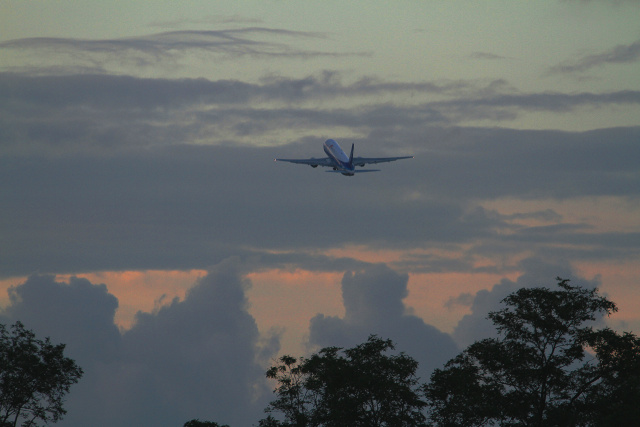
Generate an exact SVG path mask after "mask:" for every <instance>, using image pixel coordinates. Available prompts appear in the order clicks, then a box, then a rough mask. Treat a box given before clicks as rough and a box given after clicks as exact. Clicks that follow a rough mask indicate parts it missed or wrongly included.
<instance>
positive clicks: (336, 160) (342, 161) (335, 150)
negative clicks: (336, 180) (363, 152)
mask: <svg viewBox="0 0 640 427" xmlns="http://www.w3.org/2000/svg"><path fill="white" fill-rule="evenodd" d="M353 147H354V144H351V154H349V156H347V153H345V152H344V151H342V148H340V146H339V145H338V143H337V142H336V141H335V140H334V139H327V140H326V141H325V142H324V144H323V146H322V148H324V152H325V153H326V154H327V156H329V157H324V158H320V159H316V158H311V159H274V161H276V162H289V163H298V164H303V165H309V166H311V167H312V168H317V167H318V166H325V167H328V168H332V169H333V170H330V171H326V172H335V173H341V174H342V175H344V176H353V175H355V174H356V173H360V172H379V171H380V170H379V169H362V170H355V167H356V166H360V167H364V165H366V164H368V163H372V164H373V163H384V162H393V161H395V160H402V159H413V156H402V157H353Z"/></svg>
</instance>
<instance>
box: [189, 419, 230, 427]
mask: <svg viewBox="0 0 640 427" xmlns="http://www.w3.org/2000/svg"><path fill="white" fill-rule="evenodd" d="M183 427H229V426H228V425H227V424H224V425H220V424H218V423H216V422H213V421H200V420H199V419H193V420H191V421H187V422H186V423H184V426H183Z"/></svg>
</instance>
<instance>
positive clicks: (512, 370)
mask: <svg viewBox="0 0 640 427" xmlns="http://www.w3.org/2000/svg"><path fill="white" fill-rule="evenodd" d="M557 280H558V288H559V289H558V290H550V289H547V288H531V289H527V288H523V289H520V290H518V291H516V292H514V293H512V294H510V295H509V296H507V297H506V298H505V299H504V300H503V301H502V302H503V303H504V304H505V305H506V307H505V308H504V309H502V310H499V311H495V312H491V313H489V318H490V319H491V320H492V321H493V323H494V324H495V325H496V327H497V329H498V333H499V337H498V338H490V339H485V340H481V341H478V342H475V343H473V344H472V345H470V346H469V347H468V348H467V349H465V350H464V351H463V352H462V353H461V354H459V355H458V356H457V357H455V358H454V359H452V360H450V361H449V362H448V363H447V364H446V365H445V367H444V368H443V369H438V370H436V371H434V373H433V374H432V376H431V382H430V383H429V384H426V385H425V386H424V391H425V394H426V396H427V401H428V402H429V404H430V406H429V415H430V417H431V420H432V421H433V422H434V423H435V424H436V425H442V426H454V425H456V426H483V425H495V424H498V425H505V426H509V425H513V426H515V425H522V426H524V425H526V426H548V425H563V426H565V425H566V426H574V425H575V426H578V425H580V426H591V425H594V426H595V425H608V424H607V422H608V421H607V420H609V419H611V416H612V415H611V409H612V408H613V407H617V409H618V412H617V413H616V414H617V415H616V416H619V417H622V419H624V420H625V421H627V422H628V421H629V420H630V419H635V420H636V421H637V420H638V419H640V418H639V417H638V415H640V409H638V405H637V402H638V401H639V400H638V397H640V396H639V393H640V356H639V355H640V340H639V339H638V338H637V337H636V336H635V335H633V334H629V333H626V334H623V335H619V334H617V333H616V332H614V331H612V330H611V329H608V328H604V329H601V330H594V329H593V321H594V320H596V319H597V318H598V316H600V315H610V314H611V313H613V312H615V311H617V307H616V305H615V304H614V303H613V302H611V301H609V300H607V299H606V298H604V297H602V296H600V295H599V294H598V290H597V289H584V288H581V287H578V286H571V285H569V281H568V280H564V279H561V278H558V279H557ZM634 399H635V400H634ZM632 416H635V418H629V417H632ZM625 425H629V424H628V423H627V424H625Z"/></svg>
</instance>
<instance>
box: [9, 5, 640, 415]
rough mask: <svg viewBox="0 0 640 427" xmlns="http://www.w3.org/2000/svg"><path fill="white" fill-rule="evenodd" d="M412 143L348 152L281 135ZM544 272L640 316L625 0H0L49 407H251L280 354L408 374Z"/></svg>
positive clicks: (213, 411) (625, 315)
mask: <svg viewBox="0 0 640 427" xmlns="http://www.w3.org/2000/svg"><path fill="white" fill-rule="evenodd" d="M328 138H333V139H336V140H337V141H338V142H339V143H340V144H341V145H342V147H343V148H345V149H348V148H350V146H351V144H352V143H353V144H355V155H356V156H363V157H386V156H406V155H413V156H415V158H414V159H411V160H402V161H399V162H393V163H384V164H381V165H379V166H380V167H379V168H378V167H376V169H381V171H380V172H377V173H370V174H360V175H356V176H354V177H345V176H342V175H340V174H333V173H325V170H322V169H323V168H317V169H312V168H310V167H308V166H304V165H294V164H288V163H276V162H274V161H273V159H274V158H276V157H279V158H305V157H322V156H323V155H324V153H323V151H322V143H323V142H324V141H325V140H326V139H328ZM556 276H560V277H563V278H569V279H571V280H572V283H574V284H580V285H584V286H589V287H593V286H597V287H598V288H599V289H600V290H601V291H602V293H603V294H605V295H607V296H608V297H609V298H610V299H611V300H612V301H614V302H615V303H617V304H618V307H619V312H618V313H616V314H615V315H613V316H612V317H611V318H608V319H604V320H603V322H604V323H603V324H606V325H608V326H610V327H612V328H614V329H616V330H618V331H632V332H634V333H636V334H638V333H640V291H639V287H640V2H638V1H631V0H628V1H624V0H611V1H588V0H565V1H530V2H524V1H522V2H521V1H511V0H509V1H486V2H472V1H394V2H360V1H352V2H339V1H323V2H308V1H299V2H289V1H255V2H254V1H247V2H237V1H189V2H175V1H154V2H118V1H100V2H97V1H53V0H52V1H6V0H5V1H0V320H2V321H3V322H7V323H8V322H11V323H12V322H14V321H16V320H21V321H22V322H23V323H24V324H25V326H26V327H27V328H29V329H32V330H34V331H35V332H36V334H38V335H39V336H50V337H51V338H52V340H53V341H54V342H63V343H66V344H67V354H68V355H69V356H70V357H72V358H74V359H76V360H77V362H78V363H79V364H80V366H82V367H83V368H84V369H85V376H84V377H83V378H82V380H81V381H80V383H79V384H77V385H76V386H74V387H73V388H72V390H71V393H70V394H69V398H68V401H67V405H66V407H67V409H68V411H69V413H68V415H67V416H66V417H65V419H64V420H63V421H62V422H60V423H59V424H58V425H61V426H72V427H80V426H87V425H92V426H105V427H106V426H115V425H118V426H139V425H156V426H179V425H182V424H183V423H184V422H186V421H188V420H190V419H193V418H200V419H202V420H211V421H216V422H219V423H227V424H230V425H231V426H232V427H238V426H249V425H251V424H252V423H254V424H257V422H258V420H259V419H260V418H261V417H263V416H264V414H263V412H262V410H263V409H264V408H265V406H266V404H267V403H268V402H269V401H270V400H272V398H273V395H272V394H271V388H272V386H273V384H269V383H267V382H266V379H265V376H264V373H265V371H266V369H267V368H268V367H269V366H270V364H271V363H273V362H274V359H275V358H276V357H278V356H279V355H282V354H285V353H288V354H292V355H295V356H299V355H303V354H309V353H310V352H313V351H315V350H318V349H319V348H321V347H324V346H333V345H336V346H353V345H356V344H359V343H361V342H363V341H365V340H366V338H367V336H368V335H369V334H378V335H380V336H381V337H382V338H385V339H386V338H390V339H392V340H393V341H394V342H396V344H397V349H398V350H399V351H405V352H407V353H408V354H409V355H410V356H412V357H414V358H415V359H417V360H418V361H419V362H420V366H421V370H420V374H421V376H422V377H423V379H424V380H427V379H428V375H429V374H430V372H431V371H432V370H433V369H435V368H438V367H441V366H442V365H443V364H444V363H445V362H446V361H447V360H448V359H450V358H452V357H454V356H455V355H456V354H457V353H458V352H459V351H460V350H461V349H463V348H464V347H465V346H467V345H468V344H470V343H472V342H473V341H475V340H478V339H481V338H485V337H487V336H490V335H491V334H493V333H494V332H493V331H492V329H491V325H490V324H489V323H488V321H487V320H486V319H485V318H486V315H487V313H488V312H489V311H491V310H494V309H497V308H498V307H499V301H500V300H501V299H502V298H503V297H504V296H506V295H507V294H508V293H510V292H512V291H514V290H516V289H518V288H519V287H522V286H547V287H553V286H555V283H556V280H555V278H556Z"/></svg>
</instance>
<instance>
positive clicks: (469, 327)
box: [447, 257, 600, 348]
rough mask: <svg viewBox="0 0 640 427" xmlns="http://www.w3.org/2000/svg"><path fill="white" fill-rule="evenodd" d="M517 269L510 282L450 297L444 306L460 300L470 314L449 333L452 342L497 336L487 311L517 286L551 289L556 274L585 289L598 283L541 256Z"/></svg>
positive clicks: (463, 343) (498, 305)
mask: <svg viewBox="0 0 640 427" xmlns="http://www.w3.org/2000/svg"><path fill="white" fill-rule="evenodd" d="M520 268H521V271H523V273H522V274H521V275H520V276H519V277H518V278H517V279H516V281H515V282H514V281H512V280H509V279H502V280H501V281H500V283H497V284H495V285H494V286H493V287H492V288H491V289H490V290H485V289H483V290H481V291H479V292H477V293H476V294H475V296H471V295H470V294H468V293H464V294H461V295H459V296H458V297H454V298H451V299H450V300H449V301H448V302H447V305H448V306H452V305H454V304H459V303H463V304H465V305H470V307H471V313H470V314H467V315H465V316H464V317H463V318H462V319H461V320H460V321H459V322H458V325H457V326H456V328H455V330H454V332H453V338H454V340H455V342H456V343H457V344H458V345H459V346H460V347H461V348H465V347H467V346H468V345H470V344H472V343H473V342H475V341H479V340H481V339H483V338H489V337H494V336H497V332H496V330H495V327H494V326H493V323H491V321H490V320H489V319H488V318H487V316H488V315H489V312H491V311H496V310H500V309H502V308H503V307H504V306H503V305H502V304H501V301H502V300H503V299H504V298H505V297H506V296H507V295H509V294H511V293H512V292H515V291H517V290H518V289H520V288H525V287H526V288H531V287H546V288H549V289H553V288H555V284H556V283H557V281H556V280H555V279H556V277H561V278H563V279H570V280H571V284H572V285H574V286H575V285H578V286H583V287H586V288H595V287H598V286H600V279H599V278H594V279H591V280H589V279H585V278H582V277H579V276H577V274H576V273H575V272H574V270H573V268H571V266H570V265H569V264H568V263H566V262H558V261H556V262H549V261H547V260H544V259H541V258H537V257H534V258H527V259H524V260H523V261H522V262H521V265H520Z"/></svg>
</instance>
